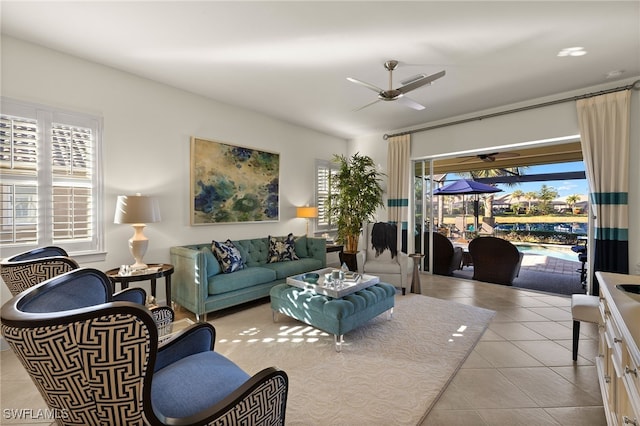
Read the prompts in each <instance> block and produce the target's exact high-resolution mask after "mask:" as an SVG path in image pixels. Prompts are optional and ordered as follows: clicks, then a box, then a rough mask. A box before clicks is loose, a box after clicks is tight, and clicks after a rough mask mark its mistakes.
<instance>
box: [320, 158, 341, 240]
mask: <svg viewBox="0 0 640 426" xmlns="http://www.w3.org/2000/svg"><path fill="white" fill-rule="evenodd" d="M336 173H338V165H337V164H335V163H333V162H331V161H327V160H316V206H318V221H317V228H316V230H318V231H333V230H335V229H336V226H335V223H333V222H332V220H331V217H329V215H328V214H327V213H328V212H327V206H326V203H327V200H328V199H329V196H330V194H331V176H333V175H335V174H336ZM334 191H335V189H334Z"/></svg>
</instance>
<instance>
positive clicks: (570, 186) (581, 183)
mask: <svg viewBox="0 0 640 426" xmlns="http://www.w3.org/2000/svg"><path fill="white" fill-rule="evenodd" d="M583 171H584V163H583V162H582V161H575V162H571V163H559V164H544V165H540V166H530V167H527V168H526V169H525V170H524V174H527V175H533V174H540V173H558V172H583ZM459 178H460V177H459V176H457V175H453V174H452V175H449V176H447V183H449V181H450V180H451V181H454V180H456V179H459ZM543 184H544V185H547V186H548V187H552V188H554V189H555V190H556V191H558V197H565V196H567V195H573V194H578V195H587V194H588V191H587V181H586V179H580V180H564V181H547V182H524V183H518V184H516V185H513V186H506V185H501V184H498V185H497V186H498V188H500V189H502V190H503V191H504V192H501V193H499V194H500V195H502V194H510V193H512V192H513V191H515V190H518V189H519V190H521V191H522V192H524V193H527V192H538V191H539V190H540V187H541V186H542V185H543ZM496 195H497V194H496Z"/></svg>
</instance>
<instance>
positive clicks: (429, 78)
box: [347, 59, 445, 111]
mask: <svg viewBox="0 0 640 426" xmlns="http://www.w3.org/2000/svg"><path fill="white" fill-rule="evenodd" d="M384 67H385V68H386V69H387V71H389V89H387V90H383V89H381V88H379V87H377V86H374V85H373V84H370V83H367V82H364V81H361V80H358V79H357V78H353V77H347V80H349V81H350V82H352V83H356V84H359V85H361V86H364V87H366V88H367V89H370V90H373V91H374V92H376V93H378V99H377V100H375V101H373V102H371V103H369V104H367V105H365V106H363V107H360V108H358V109H356V111H360V110H361V109H364V108H366V107H368V106H371V105H373V104H375V103H377V102H378V101H387V102H388V101H399V103H400V104H402V105H404V106H407V107H409V108H412V109H415V110H418V111H420V110H423V109H425V106H424V105H421V104H420V103H418V102H416V101H414V100H412V99H409V98H407V97H406V96H404V95H405V94H406V93H409V92H410V91H412V90H415V89H417V88H419V87H422V86H425V85H430V84H431V83H433V81H435V80H437V79H439V78H441V77H443V76H444V75H445V71H444V70H443V71H440V72H438V73H435V74H432V75H427V74H418V75H416V76H413V77H411V78H409V79H406V80H404V81H402V82H401V84H402V85H401V86H400V87H398V88H396V89H394V88H393V71H394V70H395V69H396V68H397V67H398V61H396V60H394V59H392V60H389V61H386V62H385V63H384Z"/></svg>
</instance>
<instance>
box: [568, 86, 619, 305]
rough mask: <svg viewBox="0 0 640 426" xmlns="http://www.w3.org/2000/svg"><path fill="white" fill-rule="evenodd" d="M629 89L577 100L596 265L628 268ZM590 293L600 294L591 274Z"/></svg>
mask: <svg viewBox="0 0 640 426" xmlns="http://www.w3.org/2000/svg"><path fill="white" fill-rule="evenodd" d="M630 104H631V93H630V91H629V90H624V91H620V92H614V93H609V94H605V95H600V96H594V97H591V98H587V99H580V100H578V101H577V103H576V106H577V110H578V122H579V125H580V137H581V140H582V155H583V157H584V162H585V170H586V175H587V181H588V182H589V187H590V190H591V193H590V194H589V198H590V202H591V210H592V212H593V214H594V215H595V236H594V239H595V247H594V248H593V250H594V252H593V255H594V264H593V265H592V267H591V274H592V276H593V273H594V272H595V271H604V272H617V273H623V274H627V273H629V237H628V231H629V207H628V201H627V200H628V192H629V120H630ZM592 293H593V294H595V295H598V294H599V285H598V283H597V281H596V280H595V279H594V280H593V288H592Z"/></svg>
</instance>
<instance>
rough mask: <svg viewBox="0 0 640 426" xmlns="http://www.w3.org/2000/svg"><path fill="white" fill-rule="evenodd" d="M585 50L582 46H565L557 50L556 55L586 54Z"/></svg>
mask: <svg viewBox="0 0 640 426" xmlns="http://www.w3.org/2000/svg"><path fill="white" fill-rule="evenodd" d="M586 54H587V51H586V50H584V47H566V48H564V49H562V50H561V51H560V52H558V56H560V57H562V56H583V55H586Z"/></svg>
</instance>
